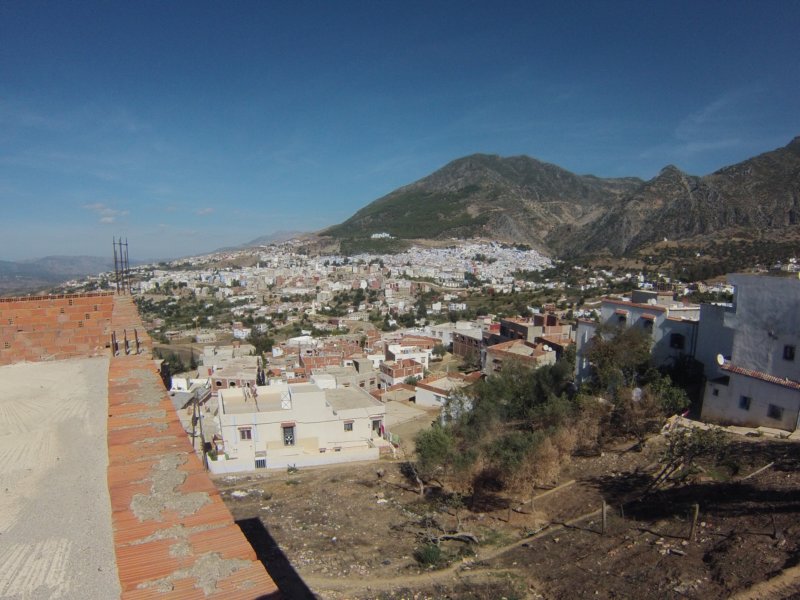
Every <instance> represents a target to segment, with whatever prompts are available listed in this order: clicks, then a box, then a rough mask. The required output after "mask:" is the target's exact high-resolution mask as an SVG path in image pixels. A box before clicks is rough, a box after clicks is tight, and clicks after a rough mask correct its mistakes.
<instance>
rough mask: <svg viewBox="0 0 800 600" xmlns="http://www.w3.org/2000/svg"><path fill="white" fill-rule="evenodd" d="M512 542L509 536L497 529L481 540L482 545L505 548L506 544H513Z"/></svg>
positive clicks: (488, 532) (490, 531) (486, 534)
mask: <svg viewBox="0 0 800 600" xmlns="http://www.w3.org/2000/svg"><path fill="white" fill-rule="evenodd" d="M511 541H512V539H511V538H510V537H509V536H508V534H505V533H503V532H502V531H497V530H496V529H491V530H489V531H487V532H486V533H485V534H484V535H483V537H482V539H481V545H482V546H505V545H506V544H509V543H511Z"/></svg>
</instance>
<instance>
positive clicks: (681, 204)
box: [561, 137, 800, 254]
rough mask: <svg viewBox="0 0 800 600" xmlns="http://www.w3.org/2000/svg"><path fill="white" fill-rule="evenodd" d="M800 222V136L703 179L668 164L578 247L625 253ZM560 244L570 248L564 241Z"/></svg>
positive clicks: (594, 226)
mask: <svg viewBox="0 0 800 600" xmlns="http://www.w3.org/2000/svg"><path fill="white" fill-rule="evenodd" d="M798 224H800V137H796V138H795V139H794V140H792V141H791V142H790V143H789V144H788V145H787V146H785V147H783V148H779V149H777V150H773V151H771V152H766V153H764V154H760V155H759V156H756V157H754V158H750V159H748V160H745V161H743V162H740V163H738V164H735V165H732V166H729V167H725V168H722V169H720V170H718V171H715V172H714V173H712V174H710V175H706V176H704V177H695V176H692V175H687V174H686V173H683V172H682V171H680V170H679V169H677V168H676V167H674V166H671V165H670V166H668V167H665V168H664V169H662V171H661V172H660V173H659V174H658V175H657V176H656V177H654V178H653V179H651V180H650V181H648V182H646V183H644V184H643V185H641V186H640V187H639V188H638V189H637V190H636V191H635V192H634V193H633V194H631V195H629V196H627V197H625V198H623V199H621V200H620V201H619V202H617V203H616V204H615V205H614V206H613V207H612V208H611V210H609V211H608V212H607V213H606V214H605V215H603V216H602V217H601V218H600V219H598V220H597V221H596V222H595V223H593V224H592V227H591V228H589V229H588V230H587V231H586V236H585V238H584V241H583V243H577V240H570V242H572V243H573V244H575V245H574V248H575V252H579V253H585V252H592V251H595V252H597V251H603V250H608V251H610V252H611V253H613V254H623V253H626V252H630V251H633V250H636V249H638V248H641V247H642V246H644V245H647V244H649V243H653V242H656V241H659V240H662V239H663V238H667V239H670V240H678V239H686V238H691V237H694V236H703V235H709V234H719V233H721V232H725V231H729V230H734V229H735V230H737V231H738V232H739V233H741V232H742V230H744V232H747V231H750V232H752V233H758V232H762V231H765V230H770V231H776V230H786V229H790V228H796V227H797V226H798ZM561 249H562V250H565V249H566V248H564V247H562V248H561Z"/></svg>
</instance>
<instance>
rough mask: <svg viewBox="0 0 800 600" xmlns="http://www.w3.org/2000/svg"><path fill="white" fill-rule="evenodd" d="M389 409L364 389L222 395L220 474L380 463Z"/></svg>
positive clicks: (289, 388) (214, 464)
mask: <svg viewBox="0 0 800 600" xmlns="http://www.w3.org/2000/svg"><path fill="white" fill-rule="evenodd" d="M385 415H386V408H385V406H384V405H383V403H381V402H379V401H378V400H375V399H374V398H373V397H372V396H370V395H369V394H367V393H366V392H365V391H364V390H362V389H360V388H342V389H325V390H323V389H320V388H319V387H318V386H317V385H314V384H311V383H300V384H286V383H275V384H272V385H269V386H259V387H255V388H234V389H227V390H221V391H220V393H219V413H218V415H217V421H218V426H219V431H220V434H221V436H222V439H221V440H215V442H216V446H217V448H216V450H217V459H216V460H212V461H209V467H210V469H211V471H212V472H214V473H231V472H236V471H250V470H254V469H275V468H286V467H287V466H289V465H293V466H297V467H302V466H314V465H324V464H332V463H340V462H352V461H359V460H374V459H377V458H378V456H379V454H380V452H381V449H382V448H385V449H389V448H390V447H391V445H390V444H389V443H388V442H386V441H385V440H384V439H383V436H384V435H385V433H386V432H385V429H384V427H385V424H384V420H385Z"/></svg>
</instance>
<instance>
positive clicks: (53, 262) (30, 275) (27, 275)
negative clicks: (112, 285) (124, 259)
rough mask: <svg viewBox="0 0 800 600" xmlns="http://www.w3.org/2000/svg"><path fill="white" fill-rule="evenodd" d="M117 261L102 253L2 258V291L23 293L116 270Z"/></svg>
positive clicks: (0, 279)
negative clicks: (24, 258)
mask: <svg viewBox="0 0 800 600" xmlns="http://www.w3.org/2000/svg"><path fill="white" fill-rule="evenodd" d="M113 270H114V261H113V260H111V259H108V258H101V257H98V256H46V257H44V258H37V259H35V260H24V261H6V260H0V293H3V294H11V293H22V292H28V291H32V290H38V289H41V288H45V287H51V286H53V285H56V284H58V283H62V282H64V281H68V280H70V279H76V278H78V277H84V276H86V275H96V274H98V273H102V272H104V271H113Z"/></svg>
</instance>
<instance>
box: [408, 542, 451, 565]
mask: <svg viewBox="0 0 800 600" xmlns="http://www.w3.org/2000/svg"><path fill="white" fill-rule="evenodd" d="M414 560H416V561H417V562H418V563H419V564H420V565H422V566H423V567H438V566H440V565H441V564H442V563H443V561H444V557H443V556H442V549H441V548H439V546H437V545H436V544H425V545H424V546H420V547H419V548H416V549H415V550H414Z"/></svg>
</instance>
